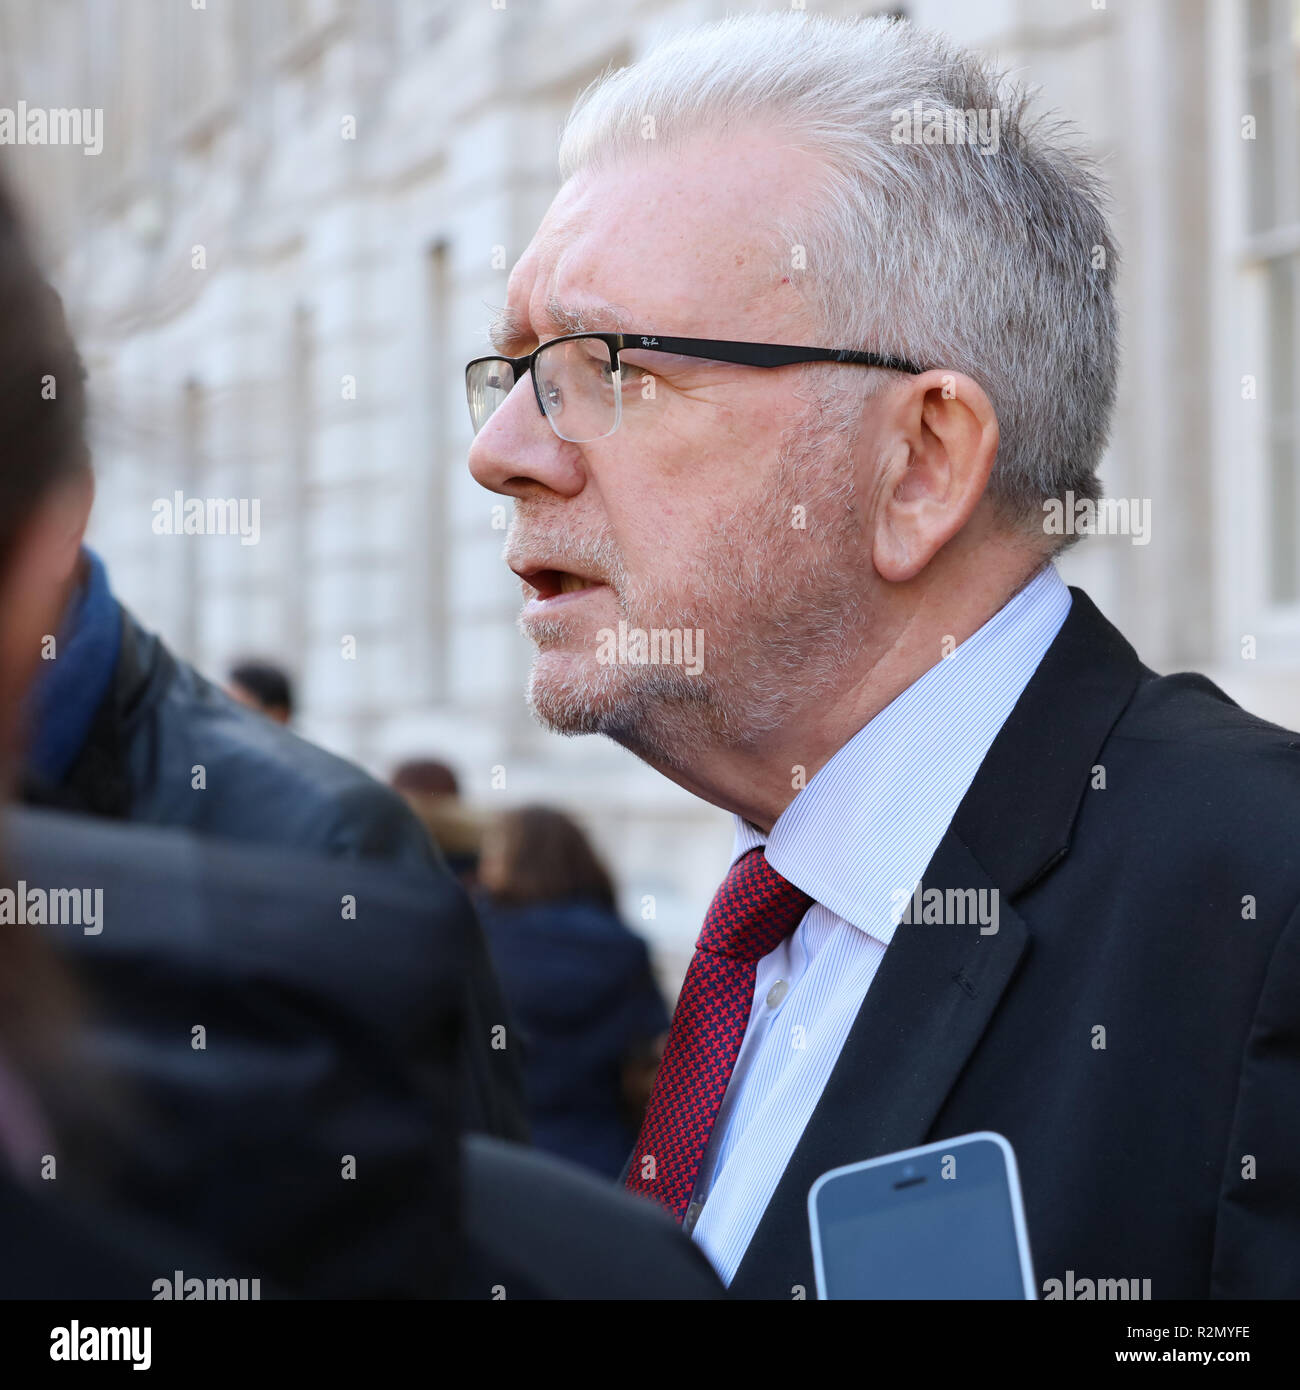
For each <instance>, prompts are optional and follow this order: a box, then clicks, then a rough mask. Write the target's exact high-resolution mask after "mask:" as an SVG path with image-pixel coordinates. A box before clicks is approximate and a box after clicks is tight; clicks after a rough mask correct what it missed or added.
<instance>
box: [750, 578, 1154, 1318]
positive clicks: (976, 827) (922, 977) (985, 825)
mask: <svg viewBox="0 0 1300 1390" xmlns="http://www.w3.org/2000/svg"><path fill="white" fill-rule="evenodd" d="M1071 592H1072V593H1073V595H1074V602H1073V604H1072V605H1071V609H1070V613H1069V616H1068V617H1067V618H1066V620H1065V623H1064V625H1063V626H1062V628H1061V631H1060V632H1059V633H1058V634H1057V637H1056V640H1055V641H1054V642H1053V643H1052V645H1051V647H1050V648H1049V649H1048V652H1047V655H1046V656H1045V657H1044V658H1043V660H1042V663H1041V664H1040V665H1039V668H1038V670H1037V671H1036V672H1035V673H1034V675H1033V678H1032V679H1031V680H1030V682H1029V684H1028V685H1027V686H1026V688H1025V691H1024V693H1023V694H1022V695H1021V697H1020V700H1019V701H1018V702H1017V704H1016V707H1015V709H1014V710H1013V711H1012V713H1011V716H1010V718H1008V720H1007V722H1006V724H1005V725H1004V726H1003V727H1002V729H1001V731H1000V732H999V734H998V736H997V738H996V739H995V740H994V742H993V746H992V747H991V748H990V749H989V752H988V755H987V757H986V758H985V759H984V762H983V763H982V764H981V765H980V769H979V772H978V773H977V774H976V776H975V780H974V781H973V782H972V783H971V786H970V788H969V790H968V791H967V793H966V796H965V797H964V798H963V800H962V803H961V805H960V806H959V807H958V809H957V813H956V814H955V815H954V817H953V820H952V823H951V825H950V826H949V827H948V831H947V833H946V834H945V835H944V837H943V839H942V841H941V842H940V844H939V848H938V849H937V850H936V851H935V854H934V858H933V859H932V860H931V862H930V864H929V866H928V867H927V869H926V871H925V876H924V879H923V888H924V889H925V890H929V889H934V888H938V889H941V890H945V891H946V890H948V889H953V890H964V889H970V888H976V889H985V890H989V891H993V890H996V891H997V892H998V897H997V902H998V905H999V922H998V931H997V933H996V934H993V935H988V936H981V935H980V932H979V927H978V925H975V926H946V925H935V924H932V925H927V924H926V923H924V922H920V923H915V922H914V923H908V924H901V925H900V926H899V927H898V930H897V931H896V933H895V935H894V939H893V941H892V942H891V943H890V946H889V949H888V950H887V951H886V952H885V957H884V960H883V961H882V962H881V965H880V970H879V972H878V973H877V975H876V978H875V980H874V981H873V982H872V985H871V988H870V989H869V990H868V991H867V996H866V998H865V999H864V1000H863V1003H862V1007H861V1009H860V1010H859V1012H858V1016H857V1018H856V1020H855V1021H854V1024H853V1027H852V1028H851V1029H850V1031H849V1036H848V1037H847V1039H846V1040H845V1043H844V1046H843V1048H842V1049H841V1052H840V1056H839V1059H838V1061H837V1062H836V1064H835V1068H834V1070H833V1071H832V1072H831V1075H830V1079H829V1080H828V1081H827V1083H826V1089H825V1090H824V1091H823V1092H822V1096H821V1099H820V1101H819V1102H818V1104H817V1108H816V1109H815V1110H814V1111H813V1114H812V1118H811V1119H810V1120H809V1121H808V1124H807V1125H806V1127H805V1129H804V1132H803V1135H802V1136H801V1137H800V1140H799V1143H798V1144H797V1145H796V1147H795V1150H794V1153H793V1154H792V1155H791V1158H790V1162H789V1163H788V1164H787V1165H786V1169H785V1172H784V1173H783V1175H782V1177H781V1180H780V1182H779V1183H778V1184H777V1188H776V1191H775V1193H774V1194H773V1196H772V1200H771V1201H770V1202H769V1203H768V1206H767V1209H766V1211H765V1212H764V1214H763V1217H762V1219H761V1220H760V1222H759V1224H758V1228H757V1230H756V1231H755V1232H754V1236H753V1239H752V1240H751V1241H750V1243H749V1247H748V1249H747V1250H746V1252H745V1256H744V1258H743V1260H742V1261H741V1263H740V1266H739V1268H738V1269H737V1271H736V1275H735V1278H734V1279H733V1280H732V1283H731V1290H732V1292H733V1293H734V1294H736V1295H737V1296H739V1297H749V1298H764V1297H765V1298H791V1297H794V1296H795V1294H794V1292H793V1290H794V1288H795V1287H796V1286H803V1288H804V1289H805V1290H806V1296H808V1297H815V1291H814V1287H813V1271H812V1251H811V1245H810V1241H809V1235H808V1210H807V1200H808V1189H809V1188H810V1187H811V1186H812V1184H813V1182H814V1181H815V1180H816V1179H817V1178H818V1177H820V1175H821V1174H822V1173H824V1172H825V1171H826V1170H827V1169H828V1168H834V1167H836V1166H838V1165H840V1164H844V1163H854V1162H857V1161H858V1160H860V1159H864V1158H873V1157H875V1156H877V1155H879V1154H884V1153H892V1152H895V1151H897V1150H899V1149H905V1148H910V1147H913V1146H915V1145H917V1144H921V1143H924V1142H925V1141H926V1139H927V1138H929V1131H930V1128H931V1126H932V1125H933V1123H934V1120H935V1117H936V1115H938V1113H939V1111H940V1109H941V1108H942V1106H943V1103H944V1101H945V1099H946V1098H947V1096H948V1093H949V1091H950V1090H951V1089H952V1087H953V1085H954V1083H955V1082H956V1080H957V1077H958V1075H959V1074H960V1073H961V1070H962V1068H963V1067H964V1066H965V1064H966V1062H967V1060H968V1059H969V1057H970V1055H971V1053H972V1052H973V1051H974V1050H975V1048H976V1046H977V1045H978V1043H979V1040H980V1038H981V1037H982V1035H983V1033H984V1031H985V1029H986V1028H987V1027H988V1025H989V1021H990V1020H991V1018H992V1017H993V1015H994V1012H995V1011H996V1009H997V1006H998V1003H999V1001H1000V1000H1001V998H1002V995H1003V993H1004V992H1005V990H1006V989H1007V987H1008V985H1009V984H1010V982H1011V979H1012V977H1013V975H1014V974H1015V971H1016V968H1017V966H1018V965H1019V963H1020V960H1021V957H1022V956H1023V955H1024V953H1025V950H1026V948H1027V946H1028V943H1029V932H1028V929H1027V928H1026V926H1025V923H1024V922H1023V921H1022V920H1021V918H1020V917H1019V916H1018V915H1017V914H1016V912H1015V909H1014V908H1013V907H1012V902H1013V900H1014V899H1015V898H1016V897H1018V896H1019V895H1020V894H1021V893H1023V892H1024V891H1025V889H1026V888H1027V887H1029V886H1030V885H1031V884H1032V883H1034V882H1035V881H1036V880H1037V879H1039V878H1041V877H1042V876H1043V875H1044V874H1045V873H1047V872H1048V871H1049V870H1050V869H1051V867H1052V866H1053V865H1054V864H1056V863H1057V862H1058V861H1059V860H1060V859H1061V858H1062V856H1064V855H1065V854H1066V853H1067V852H1068V849H1069V843H1070V834H1071V829H1072V826H1073V823H1074V820H1075V817H1076V816H1077V814H1078V810H1079V804H1080V802H1081V800H1082V798H1083V797H1084V795H1086V793H1087V791H1088V787H1089V776H1090V772H1091V770H1092V767H1093V765H1094V764H1095V762H1096V761H1097V760H1098V758H1099V757H1100V753H1101V749H1102V747H1103V745H1104V744H1105V741H1106V739H1107V737H1108V736H1109V734H1110V731H1111V729H1112V728H1113V727H1114V725H1115V722H1116V721H1117V720H1118V719H1119V717H1120V715H1121V713H1122V712H1123V710H1124V708H1125V707H1126V706H1127V704H1128V703H1129V701H1130V700H1131V699H1132V697H1133V692H1134V690H1135V689H1136V688H1137V685H1138V682H1139V680H1140V679H1141V678H1142V676H1143V674H1144V671H1145V668H1144V667H1143V666H1142V664H1141V662H1140V661H1139V660H1138V658H1137V654H1136V653H1135V652H1134V651H1133V649H1132V647H1130V646H1129V644H1128V643H1127V642H1126V641H1125V640H1124V638H1123V637H1122V636H1121V635H1120V634H1119V632H1117V631H1116V629H1115V628H1114V627H1112V626H1111V624H1110V623H1108V622H1107V621H1106V619H1105V618H1104V617H1102V615H1101V614H1100V613H1099V612H1098V611H1097V609H1096V607H1095V606H1094V605H1093V603H1092V602H1091V601H1090V600H1089V598H1088V597H1087V595H1086V594H1084V593H1082V592H1081V591H1080V590H1078V589H1074V590H1072V591H1071Z"/></svg>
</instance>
